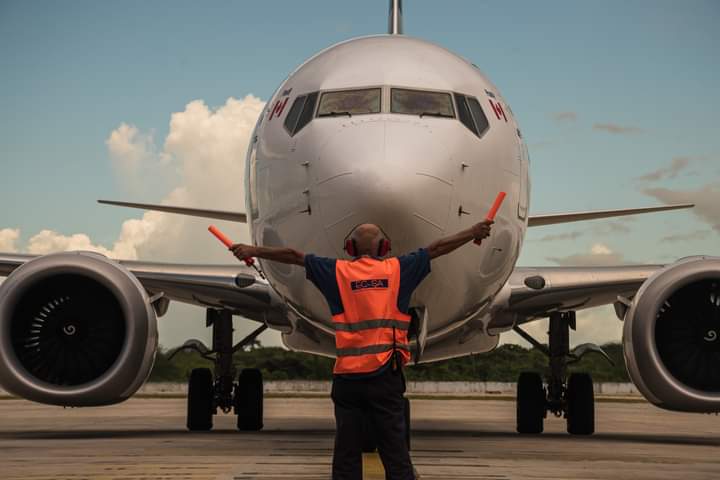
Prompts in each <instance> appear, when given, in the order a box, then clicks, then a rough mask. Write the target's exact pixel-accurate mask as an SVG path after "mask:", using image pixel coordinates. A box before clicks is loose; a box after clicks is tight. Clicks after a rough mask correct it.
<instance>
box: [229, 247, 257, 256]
mask: <svg viewBox="0 0 720 480" xmlns="http://www.w3.org/2000/svg"><path fill="white" fill-rule="evenodd" d="M230 251H231V252H233V255H235V256H236V257H237V259H238V260H245V259H246V258H248V257H254V256H256V253H255V247H253V246H252V245H245V244H243V243H234V244H233V245H232V246H231V247H230Z"/></svg>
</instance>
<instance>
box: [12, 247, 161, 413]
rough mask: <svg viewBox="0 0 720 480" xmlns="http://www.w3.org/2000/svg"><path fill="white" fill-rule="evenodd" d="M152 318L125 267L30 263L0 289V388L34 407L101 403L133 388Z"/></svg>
mask: <svg viewBox="0 0 720 480" xmlns="http://www.w3.org/2000/svg"><path fill="white" fill-rule="evenodd" d="M157 343H158V333H157V319H156V316H155V312H154V311H153V308H152V305H151V304H150V301H149V298H148V295H147V293H146V292H145V289H144V288H143V287H142V285H141V284H140V282H139V281H138V280H137V278H135V276H134V275H132V274H131V273H130V272H129V271H128V270H127V269H126V268H125V267H123V266H122V265H120V264H118V263H117V262H113V261H112V260H109V259H107V258H106V257H104V256H103V255H100V254H97V253H92V252H67V253H57V254H51V255H45V256H42V257H37V258H34V259H33V260H30V261H29V262H27V263H25V264H24V265H22V266H20V267H19V268H17V269H16V270H15V271H14V272H13V273H12V274H11V275H10V276H9V277H8V278H7V279H6V280H5V282H4V283H3V284H2V285H0V385H2V387H3V388H5V389H6V390H7V391H8V392H10V393H12V394H14V395H17V396H20V397H23V398H26V399H29V400H33V401H36V402H41V403H48V404H53V405H64V406H92V405H108V404H113V403H118V402H122V401H123V400H126V399H127V398H128V397H130V396H131V395H132V394H133V393H135V392H136V391H137V389H138V388H140V386H141V385H142V384H143V383H144V382H145V380H146V379H147V377H148V376H149V374H150V370H151V368H152V366H153V363H154V361H155V353H156V352H157Z"/></svg>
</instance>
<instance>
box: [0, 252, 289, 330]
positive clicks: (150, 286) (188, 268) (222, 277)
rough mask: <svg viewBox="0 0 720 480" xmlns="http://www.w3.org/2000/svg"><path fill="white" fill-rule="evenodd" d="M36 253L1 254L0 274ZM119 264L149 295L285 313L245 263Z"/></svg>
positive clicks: (260, 313) (244, 311)
mask: <svg viewBox="0 0 720 480" xmlns="http://www.w3.org/2000/svg"><path fill="white" fill-rule="evenodd" d="M36 256H37V255H21V254H3V253H0V276H8V275H10V274H11V273H12V271H13V270H15V269H16V268H18V267H19V266H21V265H22V264H24V263H25V262H27V261H29V260H31V259H33V258H35V257H36ZM118 263H120V264H121V265H123V266H124V267H125V268H127V269H128V270H129V271H130V272H131V273H132V274H133V275H135V277H137V279H138V280H139V281H140V283H141V284H142V285H143V287H145V289H146V290H147V291H148V293H149V294H150V295H151V296H153V295H157V296H158V298H165V299H167V300H174V301H179V302H182V303H189V304H192V305H198V306H201V307H205V308H207V307H214V308H223V309H227V310H230V311H232V312H233V314H236V315H242V316H243V317H246V318H250V319H253V320H258V321H264V320H265V319H266V318H267V316H268V315H274V314H282V313H284V307H283V303H282V302H281V301H279V299H278V297H277V295H276V294H275V293H274V291H273V290H272V289H271V288H270V286H269V284H268V283H267V281H265V280H264V279H262V278H260V277H259V276H258V275H257V273H256V272H255V271H254V270H253V269H251V268H249V267H247V266H245V265H244V264H240V263H239V264H238V265H184V264H173V263H156V262H139V261H128V260H119V261H118Z"/></svg>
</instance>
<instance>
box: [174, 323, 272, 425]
mask: <svg viewBox="0 0 720 480" xmlns="http://www.w3.org/2000/svg"><path fill="white" fill-rule="evenodd" d="M206 326H208V327H210V326H212V328H213V348H212V350H211V349H209V348H207V347H206V346H205V345H204V344H203V343H202V342H200V341H199V340H188V341H187V342H185V343H184V344H183V345H182V346H180V347H179V348H177V349H176V350H175V351H173V352H172V354H171V355H170V356H169V357H168V358H169V359H172V357H173V356H175V354H177V353H178V352H179V351H181V350H185V351H187V350H191V351H196V352H198V353H199V354H200V355H201V356H202V357H203V358H206V359H208V360H210V361H212V362H213V364H214V368H213V370H214V372H213V371H211V370H210V369H209V368H195V369H193V370H192V372H191V373H190V380H189V382H188V397H187V428H188V430H191V431H201V430H211V429H212V427H213V415H215V414H217V411H218V408H220V409H221V410H222V411H223V412H224V413H229V412H230V411H231V410H232V411H233V412H234V413H235V414H236V415H237V428H238V430H248V431H249V430H261V429H262V427H263V383H262V373H261V372H260V370H258V369H256V368H246V369H243V370H242V371H241V372H240V374H239V375H238V379H237V383H236V382H235V367H234V366H233V363H232V357H233V354H234V353H235V352H237V351H238V350H240V349H241V348H242V347H244V346H245V345H247V344H249V343H250V342H252V341H253V340H255V338H257V336H258V335H260V334H261V333H262V332H264V331H265V329H267V325H262V326H260V327H258V328H257V329H256V330H255V331H253V332H252V333H251V334H250V335H248V336H247V337H245V338H244V339H243V340H241V341H240V342H238V343H237V344H236V345H235V346H233V344H232V332H233V328H232V314H231V313H230V312H229V311H226V310H214V309H208V310H207V316H206Z"/></svg>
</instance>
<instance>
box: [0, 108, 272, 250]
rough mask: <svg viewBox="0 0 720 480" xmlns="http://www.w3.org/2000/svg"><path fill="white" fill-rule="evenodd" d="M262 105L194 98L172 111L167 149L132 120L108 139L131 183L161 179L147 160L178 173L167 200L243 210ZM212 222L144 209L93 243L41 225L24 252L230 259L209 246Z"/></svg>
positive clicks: (240, 231)
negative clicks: (151, 174)
mask: <svg viewBox="0 0 720 480" xmlns="http://www.w3.org/2000/svg"><path fill="white" fill-rule="evenodd" d="M264 105H265V104H264V102H262V101H261V100H260V99H259V98H256V97H254V96H252V95H248V96H246V97H245V98H243V99H240V100H238V99H235V98H229V99H228V100H227V102H226V103H225V104H224V105H222V106H221V107H219V108H216V109H211V108H210V107H208V106H207V105H206V104H205V103H204V102H203V101H202V100H194V101H192V102H190V103H188V104H187V105H186V107H185V110H183V111H182V112H176V113H173V114H172V115H171V118H170V130H169V133H168V135H167V137H166V139H165V141H164V144H163V146H162V148H161V149H160V148H158V146H156V145H155V143H154V141H153V135H152V134H151V133H144V132H141V131H140V130H138V128H137V127H135V126H133V125H130V124H127V123H122V124H120V126H118V128H116V129H115V130H113V131H112V132H111V133H110V135H109V136H108V138H107V140H106V142H105V143H106V145H107V147H108V152H109V154H110V157H111V158H112V161H113V162H114V163H115V164H117V165H118V166H119V168H118V169H117V173H118V175H119V176H120V177H121V179H123V180H125V181H130V182H143V181H144V182H149V183H153V182H155V181H156V180H155V178H147V177H148V176H147V175H146V173H147V171H146V168H148V167H149V166H150V167H157V166H158V165H161V166H163V168H164V169H165V170H166V171H158V172H157V174H158V175H163V174H164V173H167V174H169V175H172V174H173V173H176V174H177V175H178V185H176V186H174V188H173V189H172V190H171V192H170V193H169V194H168V195H167V196H166V197H165V198H164V199H163V200H162V202H161V203H165V204H173V205H185V206H191V207H199V208H202V207H205V208H218V209H223V210H239V211H242V210H243V206H242V205H243V198H244V192H243V170H244V164H245V153H246V151H247V148H248V144H249V140H250V134H251V133H252V129H253V127H254V126H255V122H256V121H257V118H258V115H260V113H261V112H262V109H263V107H264ZM140 200H145V199H140ZM99 208H115V207H99ZM206 227H207V221H205V220H201V219H191V218H187V217H183V216H180V215H172V214H167V213H161V212H146V213H145V214H143V215H142V217H140V218H132V219H129V220H126V221H125V222H123V224H122V226H121V228H120V234H119V235H118V238H117V240H116V241H115V242H114V243H113V245H112V246H104V245H99V244H95V243H93V242H92V240H91V239H90V237H89V236H88V235H87V234H85V233H74V234H70V235H65V234H62V233H58V232H55V231H52V230H42V231H41V232H39V233H37V234H36V235H34V236H33V237H32V238H30V241H29V242H28V244H27V245H26V247H25V250H26V251H27V252H29V253H33V254H45V253H51V252H57V251H68V250H92V251H96V252H100V253H102V254H104V255H107V256H109V257H112V258H119V259H127V260H134V259H138V258H147V259H153V260H157V259H162V260H165V261H227V260H228V259H227V255H225V254H226V253H227V252H225V251H224V250H223V249H213V248H211V245H212V246H215V245H214V243H212V239H211V238H210V237H209V236H208V234H207V232H206V230H205V228H206ZM226 228H228V229H230V230H229V231H228V233H229V234H231V235H234V236H235V237H236V238H237V239H238V240H242V239H245V240H246V239H247V229H246V227H244V226H243V227H241V228H237V225H235V224H226ZM233 230H234V231H233ZM2 232H3V233H2V236H0V242H2V243H0V245H5V244H6V243H7V245H8V250H10V248H11V247H12V248H14V247H13V246H14V242H15V241H16V240H17V237H18V235H15V237H13V236H12V235H13V233H12V232H13V231H12V230H10V229H6V230H2ZM6 232H9V233H6ZM205 247H208V248H205ZM3 250H5V249H3Z"/></svg>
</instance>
